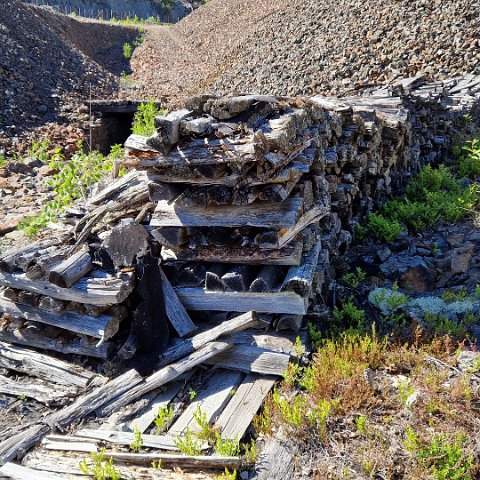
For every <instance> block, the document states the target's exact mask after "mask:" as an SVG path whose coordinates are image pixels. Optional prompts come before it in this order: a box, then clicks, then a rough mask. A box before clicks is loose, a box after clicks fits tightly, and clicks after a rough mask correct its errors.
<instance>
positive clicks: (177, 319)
mask: <svg viewBox="0 0 480 480" xmlns="http://www.w3.org/2000/svg"><path fill="white" fill-rule="evenodd" d="M160 274H161V276H162V288H163V295H164V298H165V308H166V310H167V316H168V319H169V320H170V323H171V324H172V326H173V328H174V329H175V330H176V332H177V333H178V335H179V336H180V338H183V337H186V336H188V335H191V334H192V333H193V332H195V331H196V330H197V326H196V325H195V324H194V323H193V322H192V319H191V318H190V315H188V313H187V311H186V310H185V307H184V306H183V304H182V303H181V301H180V299H179V298H178V296H177V293H176V292H175V290H174V288H173V287H172V284H171V283H170V281H169V280H168V278H167V276H166V275H165V272H164V271H163V270H162V269H161V268H160Z"/></svg>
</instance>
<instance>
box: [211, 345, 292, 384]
mask: <svg viewBox="0 0 480 480" xmlns="http://www.w3.org/2000/svg"><path fill="white" fill-rule="evenodd" d="M289 360H290V355H288V354H286V353H278V352H272V351H270V350H266V349H264V348H259V347H256V346H254V345H234V346H233V347H232V348H231V349H230V352H222V353H220V354H218V355H216V356H215V357H213V358H211V359H209V360H208V361H207V362H206V363H208V364H210V365H218V366H219V367H222V368H230V369H232V370H238V371H240V372H244V373H260V374H262V375H276V376H279V377H282V376H283V375H284V374H285V372H286V371H287V368H288V362H289Z"/></svg>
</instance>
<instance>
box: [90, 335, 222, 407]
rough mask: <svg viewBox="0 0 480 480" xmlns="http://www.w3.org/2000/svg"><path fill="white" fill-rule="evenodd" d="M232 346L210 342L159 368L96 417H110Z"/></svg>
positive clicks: (109, 404) (114, 400) (120, 395)
mask: <svg viewBox="0 0 480 480" xmlns="http://www.w3.org/2000/svg"><path fill="white" fill-rule="evenodd" d="M231 346H232V344H231V343H227V342H211V343H208V344H207V345H205V346H204V347H202V348H201V349H200V350H198V351H196V352H195V353H192V354H191V355H189V356H188V357H185V358H183V359H182V360H179V361H178V362H176V363H173V364H171V365H168V366H167V367H164V368H161V369H160V370H158V371H157V372H155V373H153V374H152V375H150V376H149V377H147V378H146V379H145V380H144V381H143V382H141V383H139V384H137V383H136V384H134V385H133V386H132V388H131V389H127V391H125V392H122V393H121V394H119V395H117V396H116V398H115V399H113V401H111V402H110V403H108V404H107V405H106V406H105V407H104V408H102V409H99V410H98V411H97V413H98V415H100V416H105V415H111V414H112V413H113V412H114V411H116V410H117V409H119V408H121V407H123V406H125V405H128V404H129V403H132V402H134V401H135V400H137V399H139V398H141V397H143V396H144V395H146V394H147V393H148V392H151V391H152V390H155V389H156V388H159V387H161V386H162V385H165V384H166V383H168V382H171V381H172V380H175V379H176V378H177V377H179V376H180V375H182V374H183V373H185V372H188V371H189V370H191V369H192V368H194V367H196V366H197V365H200V364H201V363H205V362H206V361H207V360H208V359H209V358H210V357H213V356H214V355H217V354H218V353H220V352H223V351H225V350H227V349H229V348H231Z"/></svg>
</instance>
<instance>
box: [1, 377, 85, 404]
mask: <svg viewBox="0 0 480 480" xmlns="http://www.w3.org/2000/svg"><path fill="white" fill-rule="evenodd" d="M0 393H3V394H5V395H13V396H14V397H28V398H33V399H35V400H37V402H40V403H43V404H45V405H55V404H56V405H62V404H65V403H66V402H67V401H68V399H69V398H71V397H73V396H75V395H76V394H77V393H78V389H77V388H76V387H72V386H70V387H67V386H65V385H57V384H48V383H46V382H44V381H42V380H38V379H30V380H29V383H25V382H21V381H16V380H13V379H12V378H9V377H5V376H3V375H0Z"/></svg>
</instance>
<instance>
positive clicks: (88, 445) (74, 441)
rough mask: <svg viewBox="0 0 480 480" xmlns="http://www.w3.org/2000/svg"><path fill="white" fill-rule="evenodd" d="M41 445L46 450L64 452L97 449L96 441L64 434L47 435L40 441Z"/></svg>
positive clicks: (92, 451) (94, 450) (93, 450)
mask: <svg viewBox="0 0 480 480" xmlns="http://www.w3.org/2000/svg"><path fill="white" fill-rule="evenodd" d="M42 447H43V448H45V449H46V450H56V451H66V452H86V453H96V452H97V451H98V445H97V443H96V442H93V441H91V440H87V439H84V438H77V437H70V436H66V435H47V436H46V437H45V438H44V439H43V441H42Z"/></svg>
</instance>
